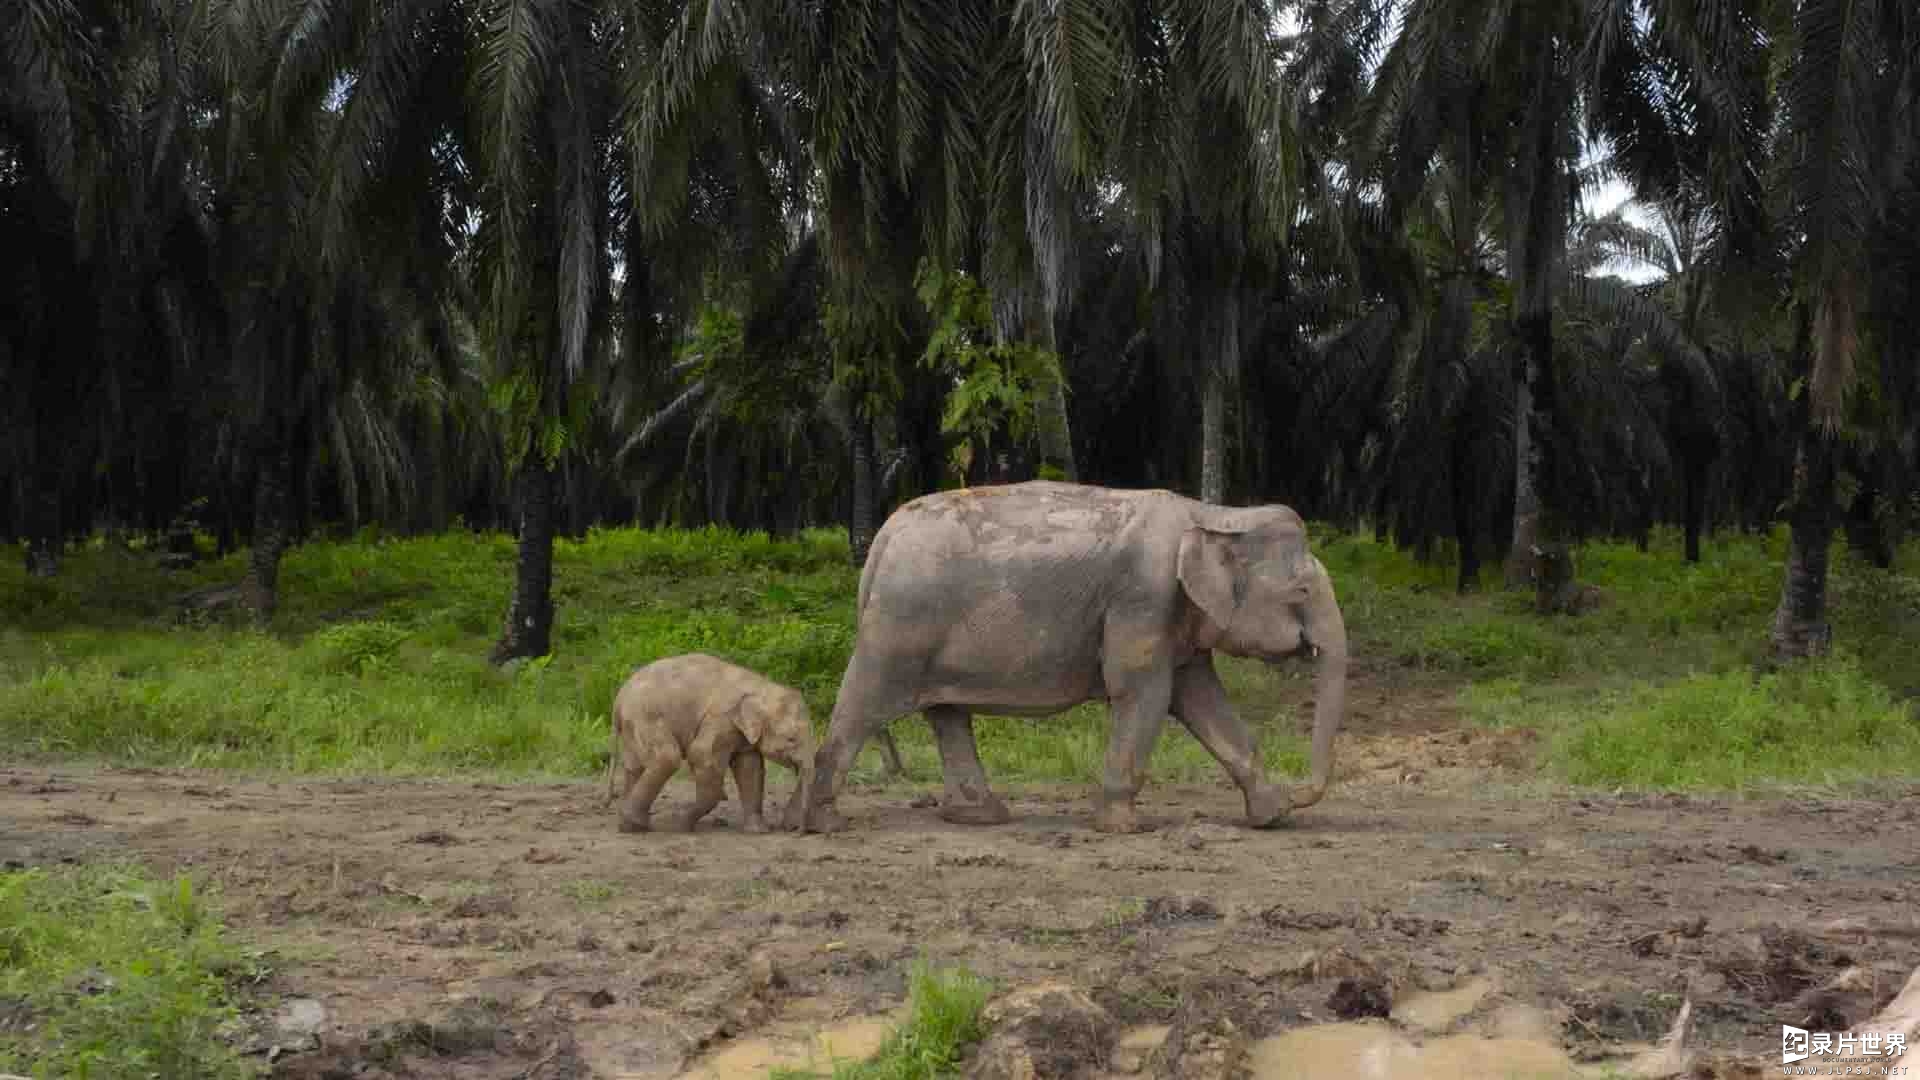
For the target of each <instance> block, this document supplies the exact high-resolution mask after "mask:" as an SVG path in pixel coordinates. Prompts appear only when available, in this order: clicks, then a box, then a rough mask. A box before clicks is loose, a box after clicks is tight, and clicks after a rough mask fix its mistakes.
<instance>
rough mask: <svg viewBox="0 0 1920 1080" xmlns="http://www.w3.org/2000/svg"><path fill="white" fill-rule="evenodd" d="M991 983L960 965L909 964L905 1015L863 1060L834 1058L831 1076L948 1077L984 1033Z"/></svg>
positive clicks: (776, 1073) (796, 1074)
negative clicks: (984, 1016)
mask: <svg viewBox="0 0 1920 1080" xmlns="http://www.w3.org/2000/svg"><path fill="white" fill-rule="evenodd" d="M992 989H993V988H992V986H991V985H990V984H989V983H988V982H987V981H986V980H985V979H983V978H981V977H980V976H978V975H975V974H973V973H972V972H970V971H967V970H966V969H964V968H941V967H934V966H933V965H931V964H929V963H928V962H927V961H925V960H919V961H916V962H915V963H914V966H913V969H912V971H911V972H910V973H909V974H908V976H907V1019H906V1021H905V1022H904V1023H902V1024H900V1025H899V1026H897V1027H895V1028H894V1029H893V1030H892V1031H891V1032H889V1033H888V1034H887V1038H886V1040H885V1041H884V1042H882V1043H881V1044H880V1049H879V1051H878V1052H876V1053H875V1054H874V1056H873V1057H871V1058H868V1059H867V1060H865V1061H857V1062H836V1063H835V1064H834V1068H833V1072H832V1073H831V1076H832V1080H932V1078H933V1077H938V1076H948V1075H952V1074H953V1072H954V1071H955V1069H956V1066H958V1065H959V1063H960V1056H961V1054H962V1053H964V1052H965V1051H966V1049H967V1047H968V1046H969V1045H971V1044H972V1043H974V1042H976V1041H977V1040H979V1039H980V1038H981V1036H982V1035H984V1034H985V1032H984V1030H983V1029H982V1027H981V1021H980V1012H981V1010H982V1009H985V1008H986V1006H987V998H988V996H989V995H990V994H991V993H992ZM821 1075H823V1074H820V1073H813V1072H807V1071H805V1070H799V1069H778V1068H777V1069H774V1070H772V1074H771V1077H770V1080H810V1078H816V1077H820V1076H821Z"/></svg>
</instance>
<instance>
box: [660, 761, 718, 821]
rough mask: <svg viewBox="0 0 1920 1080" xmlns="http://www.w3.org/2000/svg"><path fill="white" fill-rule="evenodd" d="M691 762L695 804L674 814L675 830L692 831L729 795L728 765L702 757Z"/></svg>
mask: <svg viewBox="0 0 1920 1080" xmlns="http://www.w3.org/2000/svg"><path fill="white" fill-rule="evenodd" d="M689 764H690V765H691V766H692V767H693V804H692V805H691V806H688V807H687V808H686V809H685V810H682V811H681V812H680V813H678V814H676V815H674V818H673V821H672V825H671V828H672V829H673V830H674V831H675V832H692V831H693V826H694V824H695V823H696V822H698V821H699V820H700V819H701V818H703V817H706V816H707V814H708V813H710V812H711V811H712V810H713V808H714V807H716V806H719V805H720V800H721V799H724V798H726V796H727V767H726V765H725V764H724V763H722V762H719V761H715V760H713V759H712V758H707V757H702V758H699V759H696V760H693V761H690V762H689Z"/></svg>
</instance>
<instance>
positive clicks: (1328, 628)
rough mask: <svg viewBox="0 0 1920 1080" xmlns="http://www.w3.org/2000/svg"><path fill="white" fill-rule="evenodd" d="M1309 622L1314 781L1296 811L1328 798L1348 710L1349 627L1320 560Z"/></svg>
mask: <svg viewBox="0 0 1920 1080" xmlns="http://www.w3.org/2000/svg"><path fill="white" fill-rule="evenodd" d="M1306 622H1307V626H1306V630H1307V639H1308V640H1309V641H1311V642H1312V643H1313V645H1314V648H1315V649H1316V650H1317V651H1318V653H1319V660H1318V667H1317V668H1316V670H1315V672H1314V680H1313V779H1312V781H1311V782H1310V783H1308V784H1307V786H1306V788H1305V789H1304V790H1299V791H1296V792H1295V793H1294V795H1293V800H1292V801H1293V805H1294V807H1295V808H1296V809H1298V808H1300V807H1304V806H1312V805H1313V804H1314V803H1317V802H1319V801H1320V800H1321V799H1322V798H1323V797H1324V796H1325V795H1326V793H1327V786H1328V785H1329V784H1330V783H1331V782H1332V781H1333V737H1334V736H1335V735H1336V734H1338V733H1339V731H1340V723H1341V721H1342V719H1343V718H1344V717H1345V716H1346V711H1347V624H1346V620H1345V619H1344V618H1343V617H1342V616H1341V614H1340V604H1339V602H1338V601H1337V600H1336V599H1335V598H1334V595H1333V581H1332V579H1331V578H1329V577H1328V576H1327V571H1326V568H1325V567H1322V566H1320V565H1319V560H1317V559H1316V560H1315V561H1314V580H1313V586H1312V591H1311V592H1310V593H1309V595H1308V598H1307V620H1306Z"/></svg>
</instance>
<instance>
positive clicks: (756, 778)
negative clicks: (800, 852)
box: [733, 747, 767, 833]
mask: <svg viewBox="0 0 1920 1080" xmlns="http://www.w3.org/2000/svg"><path fill="white" fill-rule="evenodd" d="M733 786H734V787H736V788H738V789H739V790H740V812H741V814H742V815H743V816H744V818H745V820H744V821H743V822H742V823H741V825H740V827H741V829H743V830H744V831H746V832H750V833H763V832H766V831H767V823H766V821H765V820H764V819H762V818H761V816H760V813H761V802H762V800H763V799H764V798H765V797H766V791H767V763H766V759H765V758H763V757H761V756H760V751H758V750H755V749H753V748H752V747H743V748H742V749H740V750H739V751H738V752H737V753H735V754H734V755H733Z"/></svg>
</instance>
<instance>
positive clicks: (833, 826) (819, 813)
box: [804, 803, 847, 833]
mask: <svg viewBox="0 0 1920 1080" xmlns="http://www.w3.org/2000/svg"><path fill="white" fill-rule="evenodd" d="M846 827H847V819H846V818H845V817H844V816H843V815H842V814H841V813H840V811H838V810H835V809H834V808H833V804H832V803H821V804H820V805H818V806H816V807H814V808H813V810H812V811H811V812H810V813H808V814H807V820H806V825H805V830H804V831H806V832H810V833H837V832H840V831H841V830H843V829H845V828H846Z"/></svg>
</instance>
